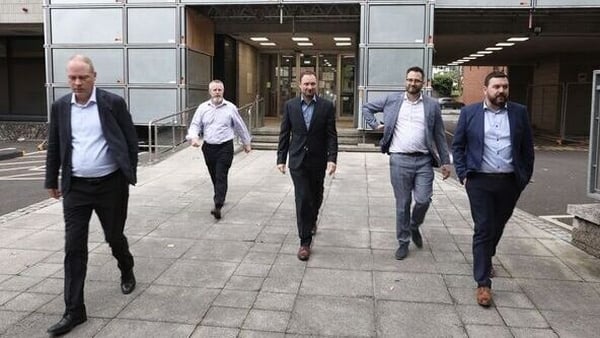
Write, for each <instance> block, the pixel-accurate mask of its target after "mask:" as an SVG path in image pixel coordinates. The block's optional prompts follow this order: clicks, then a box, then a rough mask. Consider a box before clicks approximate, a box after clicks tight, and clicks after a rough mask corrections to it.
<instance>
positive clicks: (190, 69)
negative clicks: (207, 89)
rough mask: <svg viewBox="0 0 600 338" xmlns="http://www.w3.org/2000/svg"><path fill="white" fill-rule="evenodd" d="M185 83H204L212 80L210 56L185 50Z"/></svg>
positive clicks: (206, 83)
mask: <svg viewBox="0 0 600 338" xmlns="http://www.w3.org/2000/svg"><path fill="white" fill-rule="evenodd" d="M186 73H187V76H186V78H187V84H188V85H206V86H208V83H209V82H210V81H211V80H212V75H211V74H212V58H211V56H210V55H206V54H202V53H198V52H194V51H192V50H189V49H188V50H187V67H186Z"/></svg>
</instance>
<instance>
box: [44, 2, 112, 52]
mask: <svg viewBox="0 0 600 338" xmlns="http://www.w3.org/2000/svg"><path fill="white" fill-rule="evenodd" d="M121 13H122V11H121V9H120V8H106V9H105V8H93V9H92V8H87V9H52V10H51V22H52V43H54V44H59V43H65V44H75V43H121V42H122V41H123V20H122V14H121ZM76 27H80V28H83V27H85V29H77V28H76Z"/></svg>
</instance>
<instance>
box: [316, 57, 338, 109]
mask: <svg viewBox="0 0 600 338" xmlns="http://www.w3.org/2000/svg"><path fill="white" fill-rule="evenodd" d="M317 78H318V79H319V95H321V96H322V97H323V98H326V99H327V100H329V101H331V102H333V104H334V106H337V105H338V102H337V94H336V93H337V86H336V81H337V54H320V55H319V74H317Z"/></svg>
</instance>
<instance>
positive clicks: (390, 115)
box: [362, 67, 451, 260]
mask: <svg viewBox="0 0 600 338" xmlns="http://www.w3.org/2000/svg"><path fill="white" fill-rule="evenodd" d="M423 82H424V73H423V69H421V68H420V67H410V68H409V69H408V70H407V71H406V83H405V87H406V91H405V92H400V93H393V94H391V95H388V96H386V97H382V98H380V99H376V100H372V101H371V102H369V103H366V104H365V105H364V106H363V107H362V112H363V116H364V117H365V120H366V122H367V124H369V126H371V128H373V129H379V130H381V129H383V137H382V138H381V142H380V144H381V151H382V152H383V153H386V154H389V155H390V180H391V182H392V187H393V188H394V196H395V198H396V240H397V241H398V249H397V250H396V253H395V257H396V259H399V260H402V259H404V258H406V256H407V255H408V245H409V243H410V239H411V237H412V240H413V243H415V245H416V246H417V247H418V248H422V247H423V238H422V237H421V232H420V231H419V227H420V226H421V224H422V223H423V221H424V219H425V214H426V213H427V210H428V209H429V205H430V204H431V196H432V195H433V178H434V174H433V167H439V166H441V167H442V177H443V179H446V178H448V176H450V171H451V168H450V155H449V152H448V145H447V144H446V135H445V130H444V123H443V121H442V114H441V111H440V106H439V104H438V102H437V101H436V100H434V99H432V98H431V97H429V96H426V95H424V94H423V93H421V90H422V89H423ZM378 112H383V119H384V124H380V123H379V122H378V121H377V120H376V119H375V116H374V115H375V113H378ZM436 150H437V151H436ZM413 199H414V201H415V203H414V206H413V208H412V212H411V204H412V201H413Z"/></svg>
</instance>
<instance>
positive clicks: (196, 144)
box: [190, 137, 200, 148]
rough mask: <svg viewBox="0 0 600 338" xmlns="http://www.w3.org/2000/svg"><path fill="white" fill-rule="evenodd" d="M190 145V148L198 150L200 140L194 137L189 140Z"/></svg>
mask: <svg viewBox="0 0 600 338" xmlns="http://www.w3.org/2000/svg"><path fill="white" fill-rule="evenodd" d="M190 145H191V146H192V147H196V148H198V147H199V146H200V138H198V137H194V138H193V139H191V140H190Z"/></svg>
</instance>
